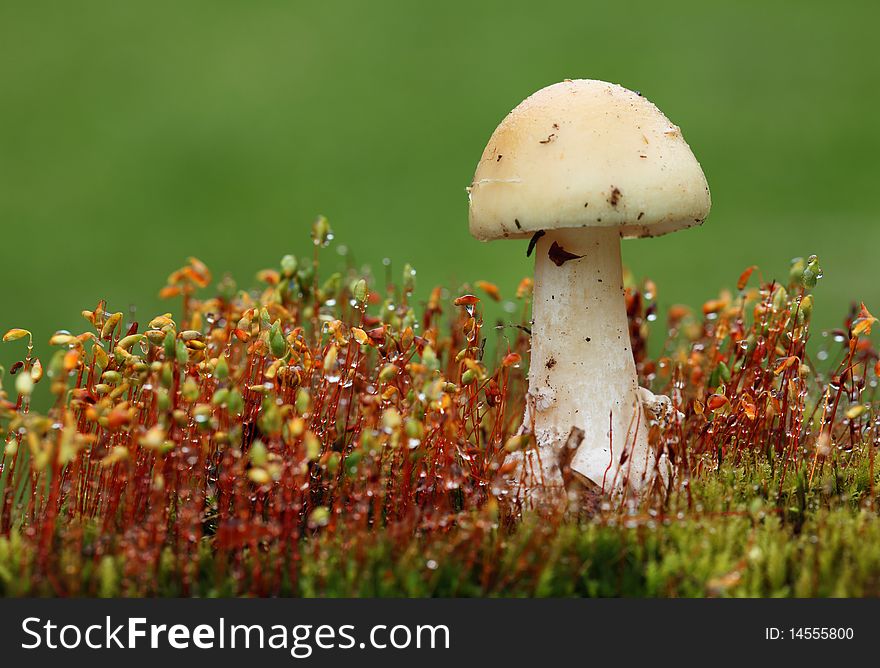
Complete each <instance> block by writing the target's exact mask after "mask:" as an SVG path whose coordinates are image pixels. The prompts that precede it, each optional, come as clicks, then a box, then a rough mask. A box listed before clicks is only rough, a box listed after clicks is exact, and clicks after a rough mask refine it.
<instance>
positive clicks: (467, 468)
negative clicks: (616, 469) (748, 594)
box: [0, 218, 880, 596]
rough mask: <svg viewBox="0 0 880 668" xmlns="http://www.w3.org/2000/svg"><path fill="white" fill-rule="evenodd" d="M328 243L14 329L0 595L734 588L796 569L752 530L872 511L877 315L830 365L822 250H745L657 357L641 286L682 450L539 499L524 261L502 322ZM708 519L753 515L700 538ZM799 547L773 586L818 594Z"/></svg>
mask: <svg viewBox="0 0 880 668" xmlns="http://www.w3.org/2000/svg"><path fill="white" fill-rule="evenodd" d="M313 241H314V244H313V249H312V252H311V253H306V254H305V255H302V256H293V255H287V256H285V257H284V258H283V259H282V261H281V264H280V267H279V268H278V269H272V270H267V271H263V272H260V274H259V280H260V283H261V284H262V287H261V288H259V289H257V290H252V291H244V290H239V289H238V288H237V286H235V284H234V283H233V282H232V281H231V279H229V278H223V279H221V280H220V281H219V282H218V285H217V290H216V293H215V294H214V296H200V294H199V291H200V290H204V289H205V288H207V287H208V286H209V285H210V282H211V272H210V271H209V270H208V268H207V267H206V266H205V265H204V264H203V263H201V262H200V261H198V260H196V259H195V258H190V259H189V261H188V263H187V265H186V266H185V267H184V268H182V269H181V270H179V271H177V272H174V273H173V274H172V276H171V277H170V278H169V281H168V285H167V286H166V287H165V288H164V289H163V291H162V294H163V296H165V297H169V298H178V297H180V298H182V300H183V305H182V309H181V310H180V312H179V313H180V314H179V316H177V315H175V314H174V313H172V312H169V313H165V314H161V315H159V316H157V317H155V318H153V319H152V320H151V321H150V322H148V323H147V324H146V326H145V327H142V326H141V324H140V323H136V322H129V321H128V320H127V319H126V318H125V316H124V315H123V314H122V313H120V312H112V311H110V310H109V309H108V308H107V305H106V304H105V303H104V302H100V303H99V304H98V305H97V306H96V307H95V308H94V309H93V310H91V311H84V312H83V316H84V319H85V321H86V325H87V327H86V329H85V331H84V332H82V333H72V332H57V333H56V334H55V335H53V336H52V337H51V339H50V341H49V348H48V349H46V352H45V353H44V352H43V348H42V347H41V346H40V347H39V348H40V352H41V354H43V355H47V357H44V358H43V359H48V362H47V363H45V365H44V364H43V362H41V360H40V358H38V357H36V355H35V352H34V346H33V342H32V341H31V336H30V334H29V332H27V331H26V330H23V329H11V330H9V331H8V332H7V333H6V334H5V336H4V337H3V340H4V341H6V342H7V345H21V342H22V341H23V340H24V339H27V340H28V342H29V343H28V347H27V350H26V352H25V355H24V357H23V359H22V360H21V361H20V362H18V363H16V364H15V365H14V366H13V367H12V368H11V369H10V370H9V374H8V377H7V378H4V381H5V382H4V384H3V387H4V389H5V391H4V392H3V394H2V395H0V424H2V427H3V430H4V434H5V443H4V446H3V447H4V450H3V458H2V467H3V468H2V474H0V592H3V593H6V594H51V595H99V594H100V595H145V594H147V595H157V594H159V595H200V596H205V595H238V594H253V595H276V594H288V595H291V594H292V595H322V594H324V595H365V594H372V595H384V594H391V595H436V594H441V595H480V594H527V595H560V594H572V593H575V594H608V593H626V592H629V593H640V594H643V595H653V594H657V595H660V594H679V595H688V593H694V592H698V593H702V594H705V593H716V594H717V593H722V594H723V593H726V592H728V591H729V590H735V589H736V588H737V587H759V586H760V587H765V588H767V587H770V585H771V584H773V586H776V585H777V584H779V583H776V584H774V583H775V581H771V580H767V579H766V578H765V576H764V575H762V576H761V577H760V578H758V579H757V580H754V579H750V578H751V577H752V576H751V575H750V573H751V571H749V572H745V571H743V568H744V567H742V566H741V565H740V566H737V564H740V562H741V560H742V558H743V557H742V554H743V551H742V550H746V549H747V548H748V549H752V547H749V546H750V545H751V546H753V547H754V546H755V545H758V544H760V545H762V546H763V547H762V548H761V549H764V550H766V551H768V554H769V551H771V550H775V549H779V550H783V549H785V550H787V549H790V548H786V547H782V546H785V545H790V542H789V540H790V539H792V538H791V537H792V536H793V535H794V536H797V535H799V533H802V532H807V531H811V532H813V533H814V534H815V535H820V534H821V532H822V531H823V529H822V527H823V526H825V524H826V523H827V522H830V521H834V520H833V519H829V518H833V517H835V516H834V515H823V514H821V513H819V511H820V510H821V512H822V513H834V512H838V513H862V512H868V513H871V514H872V516H874V515H876V503H875V497H874V480H875V473H874V468H873V467H874V451H875V449H876V446H877V443H878V439H880V434H878V424H877V422H876V418H875V416H876V415H877V413H876V402H875V399H876V397H875V394H876V385H877V368H876V363H877V360H878V355H877V353H876V351H875V349H874V348H873V346H872V345H871V343H870V340H869V338H868V336H869V334H870V329H871V325H872V324H873V323H874V322H876V320H875V319H874V318H873V316H871V315H870V313H869V312H868V310H867V309H866V308H865V307H864V305H862V306H861V308H854V309H853V311H852V312H851V313H850V315H849V317H848V318H847V321H846V323H845V326H844V327H843V328H842V329H841V330H839V331H838V332H834V333H832V334H831V335H830V336H829V337H824V343H823V346H822V348H821V350H822V355H823V356H824V357H825V359H826V360H827V364H825V365H820V366H821V367H822V368H819V366H817V364H816V363H815V362H814V361H813V360H812V359H810V357H809V355H808V353H807V349H806V343H807V340H808V336H809V323H810V315H811V310H812V308H813V303H812V295H811V290H812V288H813V287H814V286H815V284H816V280H817V278H818V277H820V276H821V270H820V269H819V266H818V260H816V259H815V258H810V259H809V260H798V261H796V262H795V263H794V265H793V269H792V271H791V276H790V280H787V281H786V282H785V285H783V284H780V283H777V282H774V281H769V282H764V281H761V282H760V284H758V285H756V286H755V287H749V286H750V285H752V284H753V283H754V279H753V278H752V276H754V274H753V270H754V268H750V269H748V270H747V271H746V272H744V273H743V275H742V276H741V277H740V280H739V282H738V285H737V291H736V292H735V293H730V294H726V295H723V296H722V297H720V298H719V299H717V300H713V301H710V302H707V304H706V305H705V306H704V308H703V309H702V315H699V313H697V314H695V313H694V312H692V311H691V310H690V309H689V308H687V307H682V306H675V307H673V308H671V309H669V312H668V314H667V322H666V338H665V342H664V344H663V346H662V349H661V352H660V354H659V355H658V356H656V357H652V356H651V355H650V354H649V352H648V346H647V338H648V334H649V331H650V330H651V329H652V328H653V327H658V328H659V323H658V324H653V325H652V323H655V322H656V321H657V311H656V295H657V287H656V286H654V285H653V284H652V283H650V282H645V283H644V284H643V285H642V286H641V287H636V286H635V285H630V287H628V288H627V295H626V297H627V312H628V318H629V322H630V337H631V342H632V350H633V354H634V358H635V361H636V364H637V368H638V372H639V379H640V383H641V384H642V385H643V386H645V387H650V388H652V389H653V390H654V391H656V392H658V393H664V394H667V395H668V396H669V397H670V400H671V403H672V408H673V410H672V411H671V412H669V413H666V414H658V415H657V416H656V419H655V420H652V422H651V425H650V439H651V445H652V450H653V452H654V455H655V456H657V455H658V454H659V453H661V452H663V453H666V454H667V456H668V459H669V461H670V462H671V465H672V475H671V476H670V477H669V479H668V481H666V482H665V483H661V482H660V481H657V483H656V484H655V485H654V486H653V488H652V489H651V490H650V491H649V493H647V494H645V496H644V497H643V498H642V499H632V498H629V499H625V500H621V499H619V498H617V497H604V496H603V495H602V494H601V493H597V492H596V491H595V490H590V489H587V488H584V487H581V486H580V484H579V483H578V481H577V480H576V479H574V478H572V477H571V476H567V477H565V480H566V481H567V483H568V484H569V490H568V491H569V494H568V498H567V499H565V500H564V503H562V504H559V505H552V504H551V505H548V506H542V507H537V508H523V507H522V506H521V502H520V501H519V500H518V496H517V494H516V493H515V491H516V490H515V489H513V488H512V486H511V473H512V471H513V468H514V467H513V466H512V463H511V460H510V455H511V454H512V453H516V452H519V451H521V450H523V449H528V448H532V447H534V446H535V442H534V437H533V436H532V435H531V434H529V433H528V431H527V430H523V429H522V424H521V422H522V416H523V408H524V404H525V392H526V387H527V377H526V373H527V369H526V368H525V366H526V365H525V364H524V360H528V357H529V356H528V352H529V351H528V348H529V334H528V332H529V329H528V318H529V308H528V306H529V304H528V300H529V298H530V294H531V289H530V282H529V280H528V279H524V280H523V282H522V283H520V285H519V286H518V287H517V286H510V292H514V289H515V294H516V297H517V299H519V300H520V301H521V303H522V306H523V308H522V312H521V315H520V316H519V318H518V319H515V320H514V321H512V322H505V321H501V322H499V326H498V327H496V328H490V329H489V330H488V331H489V334H488V336H487V334H486V333H485V332H486V327H485V324H484V322H483V315H482V301H481V299H480V298H479V297H478V296H476V295H475V294H473V293H472V292H471V291H470V287H469V286H463V288H462V289H461V290H460V291H459V292H458V293H457V294H447V293H446V292H445V291H444V290H442V289H441V288H436V289H434V290H432V291H431V292H430V296H429V299H428V300H427V302H425V303H423V304H414V303H413V295H414V294H415V292H414V290H415V284H414V280H415V272H414V271H413V270H412V268H411V267H409V266H408V265H407V267H405V269H404V271H403V275H402V277H401V280H400V282H398V283H394V282H392V281H387V282H386V283H385V284H381V283H379V282H377V281H376V280H375V279H374V278H372V277H371V276H369V275H367V276H364V275H359V274H358V273H356V272H354V271H353V270H352V269H346V270H344V271H341V272H338V273H330V274H329V275H328V276H326V277H325V276H324V274H323V272H322V271H319V269H321V268H322V267H323V266H324V264H325V262H324V261H322V258H321V256H320V251H321V249H322V248H324V247H325V246H326V245H327V244H329V243H330V242H331V241H332V231H331V229H330V226H329V224H328V223H327V222H326V219H323V218H322V219H319V220H318V222H316V223H315V226H314V228H313ZM473 288H475V289H476V290H477V291H480V292H481V293H483V294H485V295H488V296H489V297H490V298H491V299H492V300H493V301H495V300H497V299H499V298H500V295H501V293H502V292H505V290H503V289H501V288H499V287H497V286H495V285H494V284H492V283H489V282H487V281H482V280H481V281H475V282H474V283H473ZM172 310H173V309H172ZM505 317H508V316H505ZM489 338H491V339H493V340H492V341H489V342H488V343H489V345H487V339H489ZM51 348H55V349H56V350H55V351H54V352H52V353H50V352H49V350H51ZM10 380H12V381H13V383H12V384H10V383H9V381H10ZM38 383H49V385H50V389H51V393H52V396H53V401H52V404H51V406H50V407H49V408H48V410H47V411H46V412H45V413H40V412H37V411H36V410H33V409H32V407H31V405H30V396H31V394H32V392H33V389H34V386H35V385H36V384H38ZM847 508H849V509H851V510H847ZM817 513H819V514H817ZM860 517H861V516H860ZM858 521H859V522H862V523H864V522H868V520H867V519H860V520H858ZM707 522H708V523H711V524H712V526H718V527H727V526H730V527H733V526H736V527H737V531H736V532H734V531H733V530H732V529H731V531H730V532H729V533H725V534H724V538H723V539H722V538H721V536H720V535H719V536H713V537H707V534H706V532H705V527H706V526H707V525H706V524H705V523H707ZM816 523H818V524H816ZM814 525H815V526H814ZM859 526H862V524H860V525H859ZM688 527H690V529H688ZM810 527H813V528H810ZM865 527H867V528H865ZM859 530H860V531H862V532H863V533H864V532H872V531H876V529H875V528H874V524H870V523H869V524H866V525H864V526H863V528H862V529H859ZM712 531H713V532H714V531H715V529H712ZM838 534H839V535H843V534H840V532H838ZM838 534H835V535H836V536H837V535H838ZM804 535H805V542H804V544H803V546H802V549H803V550H805V551H809V550H811V549H813V547H812V543H809V541H807V540H806V534H804ZM697 540H700V541H710V542H711V541H715V542H717V543H718V545H717V546H716V549H717V550H719V554H722V555H727V556H723V557H719V558H718V560H717V562H713V565H712V566H711V567H710V566H707V567H706V568H707V569H710V570H707V571H706V572H705V573H702V574H701V575H700V574H698V572H697V570H695V569H693V568H692V569H691V571H692V572H691V573H689V574H687V575H686V574H684V572H683V570H682V569H683V567H681V566H679V567H678V568H677V569H676V567H675V566H674V564H675V563H676V562H674V560H673V556H674V555H677V554H680V553H682V552H687V551H689V550H693V549H695V548H694V546H695V545H696V543H695V542H693V541H697ZM792 540H794V539H792ZM835 540H837V539H835ZM725 541H726V542H725ZM774 546H776V547H774ZM799 549H800V548H799ZM835 549H836V548H835ZM749 554H751V552H750V553H749ZM785 554H788V553H787V552H786V553H785ZM789 557H790V558H789ZM780 558H783V557H780ZM786 559H788V560H789V561H786V562H785V563H790V567H791V570H790V572H789V571H785V573H786V574H787V575H785V577H784V578H783V580H784V582H782V584H779V586H785V587H789V588H790V591H791V592H794V591H803V592H808V593H816V592H819V593H822V591H823V590H822V589H821V587H822V586H824V585H823V584H822V583H816V582H812V581H806V580H804V581H803V582H801V580H800V579H799V578H800V575H799V572H798V570H797V567H796V559H795V557H794V556H791V555H789V556H787V557H784V559H783V560H784V561H785V560H786ZM877 559H878V560H880V555H878V556H877ZM426 564H431V565H430V566H426ZM551 567H552V572H548V570H547V569H548V568H551ZM728 567H729V569H731V570H730V572H733V570H735V569H737V568H739V570H736V573H737V574H738V575H737V577H735V578H734V577H730V572H728V571H725V570H723V569H725V568H728ZM718 568H721V569H722V571H720V572H719V571H718V570H717V569H718ZM755 568H758V566H757V565H756V566H755ZM658 569H659V570H658ZM664 569H666V570H664ZM712 569H714V570H712ZM667 571H668V572H667ZM761 572H762V573H763V572H764V571H761ZM608 573H611V574H612V575H611V576H609V575H608ZM664 574H665V575H664ZM755 577H757V576H755ZM841 577H843V576H841ZM695 578H696V579H695ZM786 578H787V579H786ZM847 578H849V579H848V580H847V582H848V583H850V584H849V585H848V586H851V587H856V584H853V583H854V582H857V583H858V587H861V588H862V589H860V590H859V591H870V592H874V593H877V592H878V591H880V583H878V582H877V581H876V579H875V580H870V579H869V578H868V576H864V577H863V578H862V579H861V580H855V579H853V578H855V576H852V575H847ZM612 581H613V582H614V583H616V584H613V583H612ZM835 582H836V580H835ZM719 583H720V584H719ZM762 583H763V584H762ZM768 583H769V584H768ZM798 587H800V589H798ZM609 588H610V589H609ZM615 588H616V590H615Z"/></svg>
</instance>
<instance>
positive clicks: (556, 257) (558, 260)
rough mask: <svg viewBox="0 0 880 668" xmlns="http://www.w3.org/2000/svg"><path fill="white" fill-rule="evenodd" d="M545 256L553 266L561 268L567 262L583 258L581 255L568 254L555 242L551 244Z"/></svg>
mask: <svg viewBox="0 0 880 668" xmlns="http://www.w3.org/2000/svg"><path fill="white" fill-rule="evenodd" d="M547 255H548V256H549V257H550V259H551V260H552V261H553V264H555V265H556V266H557V267H561V266H562V265H564V264H565V263H566V262H568V261H569V260H579V259H581V258H582V257H583V255H575V254H574V253H569V252H568V251H567V250H565V249H564V248H563V247H562V246H560V245H559V244H558V243H556V242H555V241H554V242H553V245H552V246H550V250H549V251H548V252H547Z"/></svg>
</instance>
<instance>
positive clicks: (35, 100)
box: [0, 0, 880, 366]
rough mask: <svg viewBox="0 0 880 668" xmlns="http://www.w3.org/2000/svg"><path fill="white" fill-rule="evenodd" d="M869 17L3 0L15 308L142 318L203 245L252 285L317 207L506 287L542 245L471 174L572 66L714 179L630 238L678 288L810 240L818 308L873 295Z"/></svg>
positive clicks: (433, 261) (722, 10)
mask: <svg viewBox="0 0 880 668" xmlns="http://www.w3.org/2000/svg"><path fill="white" fill-rule="evenodd" d="M878 19H880V3H877V2H875V1H870V2H869V1H866V2H838V3H829V2H827V1H821V2H819V1H806V0H801V1H800V2H774V1H766V0H765V1H762V2H758V1H753V0H741V1H739V2H736V3H721V2H709V1H707V0H702V1H699V2H695V1H687V2H656V0H653V1H649V0H643V1H639V2H626V1H616V2H602V3H596V2H588V1H586V0H575V1H565V2H561V1H554V0H543V1H541V2H528V3H516V2H511V1H510V0H508V1H506V2H499V1H496V0H489V1H487V0H483V1H477V0H469V1H468V2H461V1H459V0H444V1H443V2H438V3H430V4H429V3H424V2H418V3H417V2H412V3H404V2H393V3H392V2H384V1H383V2H364V1H363V0H360V1H357V0H348V1H326V2H320V3H317V2H312V3H302V2H293V1H290V0H287V1H280V0H265V1H254V2H241V1H238V2H231V1H218V0H212V1H211V2H207V1H201V2H200V1H186V2H181V1H179V0H178V1H175V2H167V1H164V0H163V1H157V0H151V1H150V2H120V1H118V0H114V1H107V2H97V1H91V2H88V1H84V2H42V1H39V0H28V1H27V2H17V1H11V0H3V1H2V2H0V230H2V237H0V238H2V253H3V262H2V268H0V280H2V293H0V294H2V297H0V299H2V302H0V303H2V309H0V329H3V330H5V329H6V328H7V327H12V326H22V327H30V328H31V329H33V330H34V332H35V333H36V334H37V340H38V346H39V347H40V348H42V351H43V353H44V355H45V353H46V345H45V340H46V338H47V337H48V335H49V334H50V333H51V332H52V331H54V329H56V328H61V327H65V328H71V329H74V328H75V329H77V330H78V331H79V330H81V329H82V328H83V326H84V323H83V322H82V321H81V320H80V318H79V315H78V314H79V311H80V310H81V309H82V308H91V307H92V306H93V305H94V303H95V302H96V301H97V299H98V298H99V297H104V298H106V299H108V300H109V302H110V304H111V306H112V307H113V308H114V309H119V310H125V309H126V308H128V306H129V305H130V304H136V305H137V307H138V309H139V310H138V312H139V315H140V318H141V319H142V320H146V319H147V318H148V317H149V316H151V315H153V314H154V313H158V312H161V311H163V310H165V309H167V308H168V304H167V303H161V302H160V301H159V300H158V299H157V296H156V294H157V291H158V289H159V287H161V285H162V283H163V282H164V279H165V277H166V275H167V274H168V273H169V272H170V271H171V270H172V269H174V268H176V267H177V266H179V265H180V264H181V263H182V262H183V261H184V259H185V258H186V256H188V255H196V256H198V257H199V258H201V259H202V260H204V261H205V262H206V263H208V264H209V266H210V267H211V268H212V269H213V270H214V272H215V276H219V275H220V274H222V273H223V271H225V270H229V271H230V272H231V273H232V274H233V276H234V277H235V278H236V279H238V280H239V282H240V283H241V284H244V285H250V284H252V283H253V276H254V274H255V272H256V271H257V270H258V269H260V268H263V267H266V266H274V265H275V264H276V263H277V261H278V259H279V258H280V256H281V255H282V254H284V253H286V252H292V253H303V252H308V243H309V241H308V230H309V226H310V224H311V221H312V220H313V218H314V217H315V216H316V214H319V213H323V214H326V215H327V216H328V217H329V219H330V221H331V223H332V225H333V227H334V229H335V232H336V239H337V243H344V244H346V245H347V246H349V247H350V248H351V249H352V252H353V253H354V255H355V258H356V260H357V262H359V263H370V264H372V265H374V266H375V267H377V268H378V267H381V261H382V259H383V258H385V257H389V258H391V259H392V260H393V262H394V267H395V268H398V269H399V268H400V267H401V266H402V264H403V263H404V262H406V261H409V262H411V263H412V264H413V265H414V266H415V267H416V269H417V270H418V272H419V274H418V278H419V285H420V289H422V290H424V291H426V290H427V289H428V288H430V286H431V285H433V284H435V283H437V282H443V283H446V284H449V285H451V286H452V287H453V288H454V287H455V286H456V284H457V283H459V282H461V281H465V280H475V279H486V280H490V281H493V282H495V283H497V284H498V285H499V286H500V287H501V289H502V292H503V293H504V294H505V295H512V293H513V290H514V287H515V285H516V283H517V282H518V280H519V279H520V278H521V277H522V276H523V275H526V274H528V273H529V272H530V271H531V263H530V261H529V260H527V259H526V257H525V253H524V250H525V242H498V243H494V244H488V245H486V244H481V243H478V242H476V241H474V240H473V239H471V237H470V236H469V235H468V232H467V202H466V195H465V191H464V187H465V186H466V185H467V184H468V183H469V181H470V177H471V175H472V173H473V169H474V166H475V164H476V161H477V159H478V157H479V155H480V153H481V151H482V149H483V146H484V144H485V142H486V140H487V139H488V137H489V135H490V133H491V132H492V130H493V129H494V127H495V125H496V124H497V123H498V122H499V121H500V120H501V118H502V117H503V116H504V115H505V113H506V112H507V111H508V110H510V109H511V108H512V107H513V106H514V105H516V104H517V103H518V102H519V101H520V100H521V99H522V98H523V97H525V96H526V95H528V94H529V93H531V92H532V91H534V90H536V89H538V88H540V87H542V86H544V85H546V84H549V83H552V82H555V81H558V80H560V79H563V78H575V77H589V78H599V79H605V80H608V81H613V82H618V83H621V84H623V85H625V86H628V87H630V88H634V89H638V90H640V91H642V92H643V93H644V94H645V95H646V96H647V97H648V98H649V99H651V100H652V101H654V102H656V103H657V104H658V105H659V106H660V108H661V109H663V110H664V111H665V112H666V113H667V115H668V116H669V117H670V118H671V119H672V120H673V121H674V122H675V123H677V124H679V125H680V126H681V127H682V128H683V131H684V134H685V137H686V139H687V140H688V142H689V143H690V145H691V147H692V148H693V150H694V152H695V154H696V155H697V157H698V158H699V160H700V161H701V163H702V165H703V167H704V169H705V171H706V174H707V176H708V179H709V183H710V185H711V189H712V194H713V199H714V207H713V211H712V215H711V216H710V218H709V220H708V221H707V223H706V224H705V225H704V226H703V227H702V228H698V229H696V230H690V231H687V232H683V233H680V234H675V235H671V236H667V237H664V238H659V239H647V240H634V241H630V242H627V243H626V244H625V246H624V256H625V261H626V262H627V264H628V265H629V266H630V267H631V268H632V270H633V271H634V272H635V274H636V275H637V276H640V277H641V276H650V277H652V278H653V279H654V280H655V281H656V282H657V284H658V286H659V300H660V303H661V305H663V306H666V305H668V304H670V303H674V302H685V303H690V304H699V303H700V302H701V301H703V300H705V299H707V298H709V297H711V296H713V295H715V294H716V293H717V291H718V289H719V288H720V287H722V286H725V285H726V286H732V285H733V284H734V283H735V281H736V278H737V276H738V275H739V273H740V271H741V270H742V269H743V268H745V267H746V266H747V265H750V264H759V265H761V267H762V268H763V269H764V270H765V275H766V276H771V275H777V276H781V275H784V273H785V272H786V270H787V266H788V262H789V260H790V258H792V257H793V256H795V255H805V254H809V253H818V254H819V255H820V257H821V260H822V265H823V267H824V269H825V273H826V278H825V279H824V280H823V281H822V282H821V283H820V286H819V288H818V289H817V291H816V314H817V317H818V320H819V324H821V325H825V326H829V325H832V324H837V322H838V321H839V320H840V318H841V316H842V315H843V314H844V311H845V308H846V306H847V305H848V302H849V300H851V299H862V300H864V301H866V302H867V303H868V306H869V308H870V307H872V305H873V307H874V308H876V309H878V310H880V287H878V285H877V282H876V280H875V279H874V276H875V272H874V257H875V255H876V254H877V252H878V242H880V226H878V225H877V223H878V218H880V215H878V212H877V211H878V209H877V187H876V184H877V181H878V177H880V167H878V164H880V163H878V157H880V133H878V130H877V109H878V101H880V88H878V85H877V84H878V83H880V82H878V78H880V72H878V56H877V46H876V45H877V41H876V40H877V36H876V28H877V25H878ZM396 275H397V271H395V276H396ZM175 306H176V302H175ZM21 347H22V346H21V345H20V344H6V345H5V346H3V347H2V350H0V363H3V364H6V365H7V366H8V365H9V363H10V361H11V360H12V359H14V358H15V357H16V356H17V355H20V354H21Z"/></svg>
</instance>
